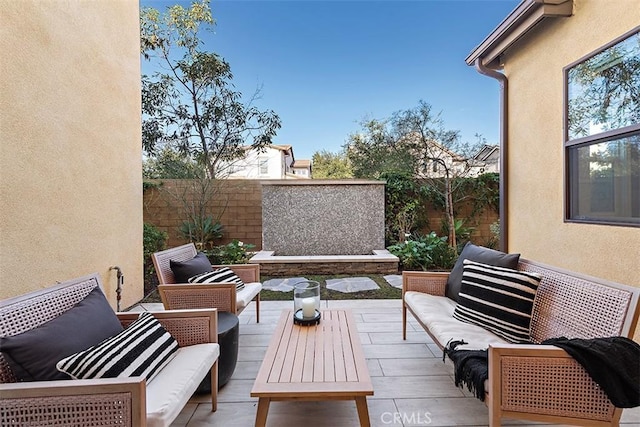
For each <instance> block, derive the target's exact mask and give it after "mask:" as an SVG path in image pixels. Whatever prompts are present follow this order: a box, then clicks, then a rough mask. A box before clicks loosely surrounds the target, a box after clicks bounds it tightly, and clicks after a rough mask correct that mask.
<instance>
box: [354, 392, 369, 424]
mask: <svg viewBox="0 0 640 427" xmlns="http://www.w3.org/2000/svg"><path fill="white" fill-rule="evenodd" d="M356 408H358V418H360V427H370V426H371V421H370V420H369V407H368V406H367V398H366V397H365V396H358V397H356Z"/></svg>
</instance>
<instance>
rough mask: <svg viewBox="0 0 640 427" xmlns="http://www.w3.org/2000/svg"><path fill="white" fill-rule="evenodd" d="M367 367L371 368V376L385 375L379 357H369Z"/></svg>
mask: <svg viewBox="0 0 640 427" xmlns="http://www.w3.org/2000/svg"><path fill="white" fill-rule="evenodd" d="M367 369H369V376H372V377H381V376H382V375H383V373H382V368H381V367H380V360H379V359H367Z"/></svg>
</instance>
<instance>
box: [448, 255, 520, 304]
mask: <svg viewBox="0 0 640 427" xmlns="http://www.w3.org/2000/svg"><path fill="white" fill-rule="evenodd" d="M465 259H468V260H470V261H475V262H480V263H482V264H488V265H492V266H494V267H504V268H510V269H512V270H515V269H517V268H518V261H519V260H520V254H505V253H504V252H500V251H496V250H494V249H489V248H485V247H483V246H476V245H474V244H473V243H471V242H468V243H467V244H466V245H465V247H464V249H462V252H461V253H460V256H459V257H458V260H457V261H456V264H455V265H454V266H453V268H452V269H451V273H449V278H448V279H447V286H446V290H445V295H446V296H447V297H449V298H451V299H452V300H454V301H456V302H458V301H459V300H458V294H459V293H460V286H461V285H462V273H463V272H464V260H465Z"/></svg>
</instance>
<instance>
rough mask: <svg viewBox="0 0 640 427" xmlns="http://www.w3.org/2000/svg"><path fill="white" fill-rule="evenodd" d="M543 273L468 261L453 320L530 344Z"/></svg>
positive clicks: (508, 339)
mask: <svg viewBox="0 0 640 427" xmlns="http://www.w3.org/2000/svg"><path fill="white" fill-rule="evenodd" d="M541 279H542V277H541V276H540V275H539V274H536V273H531V272H524V271H517V270H512V269H509V268H502V267H494V266H491V265H487V264H482V263H478V262H473V261H470V260H468V259H467V260H465V261H464V273H463V275H462V287H461V288H460V295H459V296H460V298H459V301H458V305H457V306H456V308H455V310H454V312H453V317H455V318H456V319H458V320H462V321H463V322H468V323H472V324H474V325H478V326H482V327H483V328H485V329H487V330H489V331H491V332H493V333H495V334H497V335H499V336H501V337H503V338H504V339H506V340H507V341H509V342H514V343H518V342H520V343H522V342H529V341H530V336H529V331H530V326H531V312H532V311H533V300H534V298H535V296H536V291H537V289H538V285H539V284H540V280H541Z"/></svg>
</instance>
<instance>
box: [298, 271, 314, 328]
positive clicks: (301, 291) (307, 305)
mask: <svg viewBox="0 0 640 427" xmlns="http://www.w3.org/2000/svg"><path fill="white" fill-rule="evenodd" d="M293 321H294V323H297V324H300V325H314V324H318V323H319V322H320V283H318V282H315V281H313V280H306V281H304V282H299V283H296V285H295V286H294V288H293Z"/></svg>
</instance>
